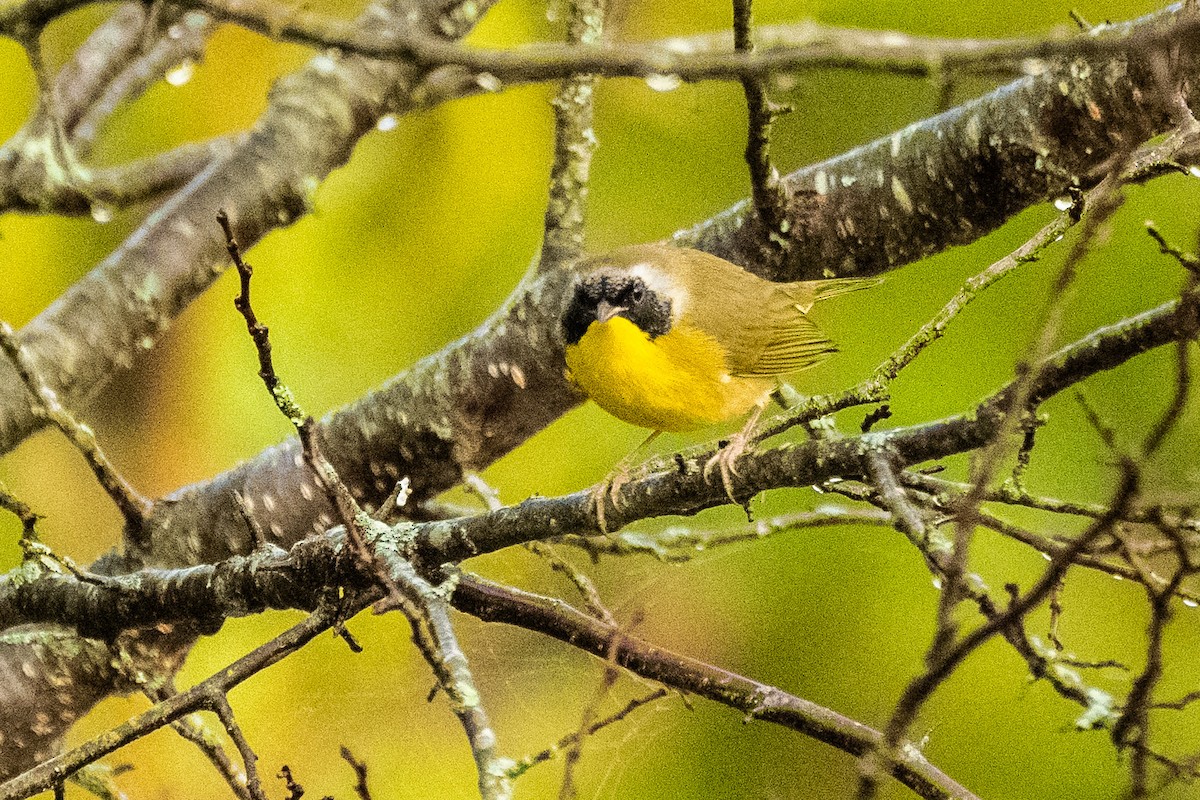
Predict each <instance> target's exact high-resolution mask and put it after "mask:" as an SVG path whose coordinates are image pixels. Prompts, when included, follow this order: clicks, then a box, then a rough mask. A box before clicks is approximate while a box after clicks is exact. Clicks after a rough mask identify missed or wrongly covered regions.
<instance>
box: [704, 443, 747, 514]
mask: <svg viewBox="0 0 1200 800" xmlns="http://www.w3.org/2000/svg"><path fill="white" fill-rule="evenodd" d="M749 442H750V438H749V437H748V436H746V435H745V434H744V433H738V434H735V435H734V436H733V437H732V438H730V440H729V441H728V442H727V443H726V444H725V446H724V447H722V448H721V449H719V450H717V452H716V453H715V454H714V455H713V457H712V458H710V459H709V460H708V461H707V463H705V465H704V481H705V482H706V483H710V484H711V483H712V473H713V471H714V470H719V471H720V473H721V485H722V486H723V487H724V489H725V496H726V497H728V498H729V499H730V500H732V501H733V502H735V503H736V502H738V499H737V498H736V497H734V494H733V480H734V478H738V477H741V476H740V474H739V473H738V471H737V460H738V459H739V458H741V457H742V456H743V455H745V453H746V450H747V449H748V448H749Z"/></svg>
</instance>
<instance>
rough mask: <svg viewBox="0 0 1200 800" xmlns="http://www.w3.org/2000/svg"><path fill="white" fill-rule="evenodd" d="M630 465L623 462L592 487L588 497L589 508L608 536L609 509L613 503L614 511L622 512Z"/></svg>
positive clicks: (602, 531) (602, 530)
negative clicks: (622, 491)
mask: <svg viewBox="0 0 1200 800" xmlns="http://www.w3.org/2000/svg"><path fill="white" fill-rule="evenodd" d="M629 480H630V474H629V464H628V463H627V462H626V461H622V462H621V463H620V464H618V465H617V466H616V468H614V469H613V471H612V472H610V473H608V475H606V476H604V480H602V481H600V482H599V483H597V484H596V485H595V486H593V487H592V490H591V492H590V493H589V495H588V506H589V507H590V508H591V509H592V513H593V515H594V516H595V517H596V525H597V526H598V527H599V528H600V532H601V533H602V534H604V535H605V536H607V535H608V533H609V531H608V519H607V508H608V505H609V503H612V507H613V510H614V511H620V510H621V503H620V499H621V487H622V486H624V485H625V484H627V483H629Z"/></svg>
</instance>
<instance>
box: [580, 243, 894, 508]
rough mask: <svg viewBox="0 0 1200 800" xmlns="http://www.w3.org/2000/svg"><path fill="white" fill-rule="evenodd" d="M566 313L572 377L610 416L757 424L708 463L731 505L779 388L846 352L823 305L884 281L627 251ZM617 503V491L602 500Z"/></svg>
mask: <svg viewBox="0 0 1200 800" xmlns="http://www.w3.org/2000/svg"><path fill="white" fill-rule="evenodd" d="M576 272H577V275H578V277H577V279H576V280H575V282H574V285H573V288H572V289H570V290H569V291H568V295H569V300H568V301H567V304H566V310H565V312H564V313H563V315H562V336H563V343H564V347H563V355H564V358H565V361H566V377H567V379H568V380H569V381H570V382H571V383H572V384H573V385H574V386H575V387H576V388H577V389H578V390H579V391H581V392H582V393H583V394H584V395H586V396H587V397H588V398H590V399H591V400H593V401H594V402H595V403H596V405H598V406H599V407H600V408H601V409H603V410H604V411H606V412H608V413H609V414H611V415H612V416H614V417H616V418H617V419H620V420H623V421H624V422H627V423H631V424H633V425H637V426H640V427H643V428H649V429H650V430H651V431H652V433H651V434H650V437H649V438H648V439H647V440H646V441H645V442H643V444H642V445H641V446H640V447H639V448H637V450H635V451H634V452H637V451H638V450H641V449H642V447H645V446H646V444H648V443H649V442H650V441H652V440H653V439H654V438H656V437H657V436H658V435H659V434H661V433H663V432H681V431H689V430H695V429H699V428H704V427H709V426H712V425H716V424H719V423H724V422H728V421H730V420H733V419H735V418H738V417H741V416H742V415H745V414H747V413H749V414H750V416H749V418H748V419H747V422H746V425H745V426H744V427H743V429H742V431H741V432H740V433H739V434H737V435H735V436H734V437H733V439H731V440H730V441H729V442H728V443H727V444H726V445H725V446H724V447H722V448H721V449H720V450H719V451H718V453H717V455H715V456H714V457H713V458H712V459H710V461H709V462H708V463H707V464H706V465H705V476H706V478H707V476H708V475H709V474H710V472H711V470H712V469H713V468H714V467H719V468H720V471H721V477H722V482H723V484H724V486H725V491H726V494H728V495H729V497H730V498H731V499H734V498H733V491H732V479H733V476H735V475H736V474H737V472H736V470H735V462H736V460H737V458H738V457H739V456H740V455H742V453H743V452H744V450H745V448H746V445H747V442H748V441H749V437H750V433H751V431H752V429H753V427H754V426H755V425H756V424H757V422H758V419H759V417H760V415H761V414H762V411H763V409H764V408H765V406H766V404H767V401H768V399H769V397H770V395H771V393H772V391H774V390H775V388H776V387H777V386H778V381H779V379H780V378H781V377H782V376H784V375H788V374H790V373H793V372H799V371H800V370H804V369H808V368H810V367H814V366H816V365H817V364H820V363H821V362H822V361H824V360H825V359H827V358H828V357H829V356H830V355H832V354H833V353H835V352H837V347H836V346H835V345H834V344H833V342H832V341H830V340H829V339H828V338H827V337H826V336H825V334H824V333H822V331H821V329H820V328H819V327H817V324H816V323H815V322H814V321H813V319H812V317H811V313H810V312H811V311H812V309H813V307H814V306H815V305H816V304H817V303H818V302H821V301H823V300H826V299H828V298H830V297H835V296H837V295H841V294H845V293H847V292H853V291H858V290H860V289H865V288H868V287H870V286H874V285H876V284H877V283H879V279H877V278H835V279H829V280H811V281H796V282H791V283H776V282H772V281H768V280H765V279H763V278H760V277H758V276H757V275H755V274H753V273H751V272H748V271H746V270H744V269H742V268H741V267H739V266H737V265H736V264H733V263H731V262H729V261H726V260H725V259H723V258H720V257H718V256H715V255H711V254H709V253H706V252H703V251H701V250H694V249H689V248H681V247H672V246H669V245H664V244H641V245H630V246H625V247H620V248H617V249H615V250H612V251H610V252H608V253H605V254H603V255H598V256H592V257H589V258H586V259H584V260H583V261H581V262H580V263H579V265H578V267H577V270H576ZM606 488H607V489H608V491H609V493H610V494H612V495H613V496H614V497H613V500H614V503H615V494H616V491H615V489H616V488H619V484H617V483H616V481H609V483H608V485H607V486H606V485H605V484H602V485H601V488H600V490H599V491H600V494H601V496H600V497H597V498H596V502H597V515H598V516H599V517H600V524H601V528H602V529H603V528H604V520H603V509H604V501H603V496H602V495H603V493H604V491H605V489H606Z"/></svg>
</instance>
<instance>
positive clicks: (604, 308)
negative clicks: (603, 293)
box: [596, 300, 625, 322]
mask: <svg viewBox="0 0 1200 800" xmlns="http://www.w3.org/2000/svg"><path fill="white" fill-rule="evenodd" d="M624 310H625V306H614V305H613V304H612V303H610V302H608V301H607V300H601V301H600V302H599V303H597V304H596V321H597V322H608V321H609V320H610V319H612V318H613V317H615V316H617V315H618V314H620V313H621V312H622V311H624Z"/></svg>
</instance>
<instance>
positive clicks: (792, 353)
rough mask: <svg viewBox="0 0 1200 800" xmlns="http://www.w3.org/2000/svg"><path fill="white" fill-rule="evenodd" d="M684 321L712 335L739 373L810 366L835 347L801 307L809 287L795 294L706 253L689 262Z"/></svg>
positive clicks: (768, 372) (731, 367)
mask: <svg viewBox="0 0 1200 800" xmlns="http://www.w3.org/2000/svg"><path fill="white" fill-rule="evenodd" d="M686 282H687V285H688V289H689V291H688V296H687V300H686V303H685V305H684V309H683V317H682V320H681V321H682V322H684V323H686V324H688V325H691V326H693V327H696V328H699V329H700V330H702V331H704V333H706V334H708V335H709V336H711V337H713V338H714V339H716V340H717V343H718V344H720V346H721V348H722V350H724V352H725V354H726V361H727V367H728V369H729V372H730V374H731V375H734V376H737V377H755V378H765V377H773V376H776V375H783V374H786V373H788V372H795V371H797V370H800V369H804V368H805V367H809V366H812V365H813V364H816V363H817V362H818V361H821V360H823V359H824V358H825V357H826V356H827V355H829V354H830V353H832V352H834V347H833V343H832V342H830V341H829V340H828V339H827V338H825V336H824V335H823V334H822V333H821V331H820V330H819V329H818V328H817V326H816V325H815V324H814V323H813V322H812V321H811V320H809V319H808V317H807V316H806V315H805V314H804V312H803V311H802V310H801V309H802V308H803V306H804V305H809V306H811V305H812V299H810V298H812V294H813V293H812V292H811V291H810V292H809V294H808V295H807V296H806V297H793V296H792V293H791V292H790V291H789V290H790V289H791V287H792V286H793V284H779V283H771V282H769V281H764V280H762V279H761V278H759V277H757V276H755V275H752V274H750V273H748V272H745V271H743V270H740V269H737V270H734V269H730V268H729V265H728V264H726V263H725V262H721V261H718V260H717V259H712V260H711V261H710V260H709V258H708V257H707V256H704V257H698V258H693V259H691V260H690V261H689V267H688V275H687V281H686Z"/></svg>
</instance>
